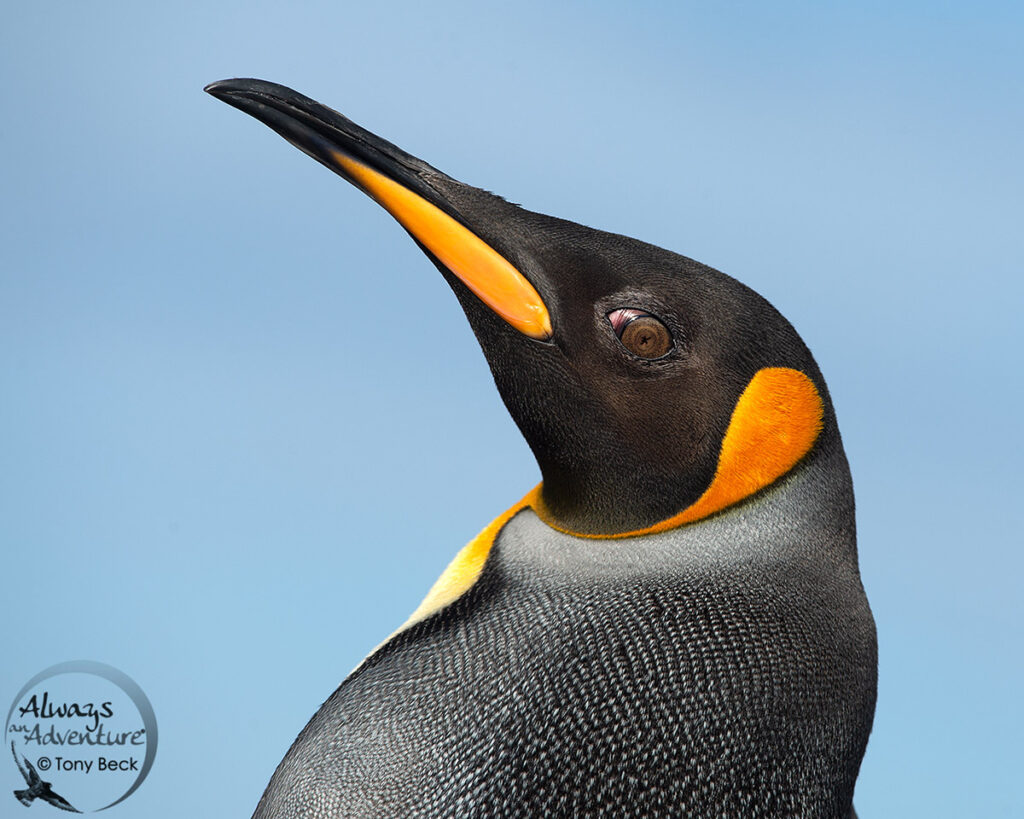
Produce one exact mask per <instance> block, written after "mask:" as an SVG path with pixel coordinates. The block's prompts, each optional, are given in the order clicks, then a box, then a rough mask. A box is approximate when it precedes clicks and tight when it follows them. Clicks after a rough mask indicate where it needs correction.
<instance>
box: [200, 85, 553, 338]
mask: <svg viewBox="0 0 1024 819" xmlns="http://www.w3.org/2000/svg"><path fill="white" fill-rule="evenodd" d="M205 90H206V91H207V92H208V93H209V94H212V95H213V96H215V97H217V98H218V99H220V100H223V101H224V102H226V103H228V104H229V105H233V106H234V107H235V108H238V109H239V110H241V111H244V112H245V113H247V114H250V115H252V116H253V117H255V118H256V119H258V120H259V121H260V122H262V123H264V124H265V125H267V126H269V127H270V128H272V129H273V130H275V131H277V133H279V134H280V135H281V136H283V137H284V138H285V139H287V140H288V141H289V142H290V143H292V145H294V146H295V147H296V148H298V149H299V150H300V151H303V152H304V153H306V154H309V156H311V157H313V159H315V160H317V161H318V162H320V163H321V164H323V165H326V166H327V167H328V168H330V169H331V170H332V171H334V172H335V173H336V174H338V175H339V176H341V177H342V178H344V179H347V180H348V181H349V182H351V183H352V184H353V185H355V186H356V187H357V188H359V189H360V190H362V191H363V192H364V193H366V194H367V195H369V196H370V197H371V198H372V199H373V200H375V201H376V202H377V203H378V204H379V205H381V206H382V207H383V208H384V209H385V210H386V211H387V212H388V213H390V214H391V215H392V216H393V217H394V218H395V219H396V220H398V222H399V224H401V225H402V227H404V228H405V229H406V230H407V231H408V232H409V234H410V235H411V236H412V237H413V238H414V239H415V240H416V241H417V242H418V243H419V244H420V245H421V246H422V247H423V248H425V249H426V250H427V252H428V253H429V254H430V255H432V256H433V257H434V258H435V259H436V260H437V261H439V262H440V263H441V264H442V265H443V266H444V267H445V268H446V269H447V270H449V271H451V273H452V274H453V275H454V276H456V277H457V278H458V279H459V280H460V281H462V283H463V284H465V285H466V287H468V288H469V289H470V290H471V291H472V292H473V293H474V294H476V296H477V298H479V299H480V301H482V302H483V303H484V304H485V305H487V306H488V307H489V308H490V309H491V310H493V311H494V312H495V313H497V314H498V315H499V316H501V318H503V319H504V320H505V321H506V322H507V323H508V324H510V325H511V326H512V327H514V328H515V329H516V330H518V331H519V332H520V333H522V334H524V335H526V336H528V337H530V338H533V339H537V340H539V341H547V340H548V339H550V338H551V335H552V331H551V316H550V314H549V313H548V310H547V307H546V306H545V304H544V302H543V300H542V299H541V297H540V294H539V293H538V292H537V290H536V288H535V287H534V286H533V285H532V284H531V283H530V282H529V281H528V280H527V278H526V277H525V276H524V275H523V274H522V273H521V272H519V270H517V269H516V267H515V266H514V265H513V264H512V263H511V262H509V261H508V259H506V258H505V257H504V256H502V255H501V254H500V253H498V252H497V251H496V250H495V249H494V248H492V247H491V246H490V245H489V244H487V242H485V241H484V240H483V239H481V238H480V237H479V236H478V235H477V234H476V233H474V232H473V231H472V230H471V229H470V228H469V227H467V226H466V225H465V224H464V223H463V220H462V219H461V217H460V216H459V214H458V213H457V212H456V210H455V208H454V206H453V205H452V204H451V202H449V201H448V200H447V199H446V197H444V196H443V195H442V194H441V193H440V192H439V191H437V190H436V189H435V188H434V187H432V186H431V185H430V184H429V182H428V181H427V180H426V179H425V178H424V176H425V173H424V172H428V173H433V174H437V175H438V176H441V174H440V173H439V172H438V171H436V170H434V169H433V168H430V166H429V165H426V164H425V163H423V162H421V161H420V160H418V159H416V158H415V157H413V156H410V155H409V154H407V153H405V152H404V151H402V150H401V149H399V148H397V147H395V146H394V145H392V144H391V143H390V142H387V141H385V140H383V139H381V138H380V137H378V136H376V135H375V134H372V133H370V132H369V131H367V130H365V129H363V128H361V127H359V126H358V125H356V124H355V123H354V122H352V121H351V120H349V119H347V118H346V117H344V116H342V115H341V114H339V113H338V112H337V111H334V110H332V109H330V108H327V107H326V106H324V105H321V104H320V103H318V102H316V101H314V100H311V99H309V98H308V97H304V96H303V95H302V94H299V93H297V92H295V91H292V90H291V89H290V88H285V87H284V86H282V85H277V84H276V83H270V82H265V81H263V80H247V79H246V80H221V81H220V82H215V83H211V84H210V85H208V86H206V88H205Z"/></svg>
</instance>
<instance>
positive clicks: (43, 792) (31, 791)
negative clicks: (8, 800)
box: [11, 742, 81, 813]
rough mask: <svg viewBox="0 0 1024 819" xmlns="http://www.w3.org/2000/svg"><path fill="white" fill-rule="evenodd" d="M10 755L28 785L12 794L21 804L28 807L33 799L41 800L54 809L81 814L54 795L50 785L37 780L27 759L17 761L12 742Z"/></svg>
mask: <svg viewBox="0 0 1024 819" xmlns="http://www.w3.org/2000/svg"><path fill="white" fill-rule="evenodd" d="M11 753H12V754H14V761H15V762H16V763H17V764H18V770H19V771H21V775H22V776H23V777H25V784H26V785H28V787H27V788H26V789H25V790H23V791H15V792H14V796H15V798H16V799H17V800H18V801H19V802H21V804H23V805H24V806H25V807H28V806H29V805H31V804H32V800H33V799H42V800H43V801H44V802H49V803H50V804H51V805H53V806H54V807H55V808H60V809H61V810H67V811H71V812H72V813H81V811H80V810H78V808H75V807H73V806H72V805H71V803H70V802H68V800H67V799H65V798H64V797H63V796H61V795H60V794H59V793H54V791H53V788H52V787H50V786H51V784H52V783H50V782H44V781H43V780H42V779H40V778H39V774H37V773H36V769H35V768H34V767H33V766H32V763H31V762H29V761H28V757H22V758H21V759H18V752H17V751H16V750H14V742H11ZM22 761H24V763H25V764H24V765H22V764H21V763H22Z"/></svg>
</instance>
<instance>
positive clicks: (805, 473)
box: [520, 424, 856, 561]
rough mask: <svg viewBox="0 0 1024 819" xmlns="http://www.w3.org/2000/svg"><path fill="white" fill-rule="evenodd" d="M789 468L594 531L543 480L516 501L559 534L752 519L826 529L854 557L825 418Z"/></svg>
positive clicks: (838, 449) (848, 496)
mask: <svg viewBox="0 0 1024 819" xmlns="http://www.w3.org/2000/svg"><path fill="white" fill-rule="evenodd" d="M829 426H830V429H829V431H828V432H826V433H825V434H823V435H822V436H821V438H820V439H819V440H818V441H817V444H816V445H815V446H814V448H813V449H812V451H811V452H809V453H808V454H807V456H806V457H805V458H803V459H802V460H801V461H800V462H799V463H798V464H797V465H796V466H795V467H794V468H793V469H791V470H790V471H789V472H787V473H786V474H784V475H783V476H782V477H780V478H779V479H778V480H776V481H774V482H772V483H771V484H769V485H767V486H766V487H764V488H763V489H761V490H759V491H757V492H755V493H753V494H751V495H749V496H745V497H743V498H742V499H741V500H739V501H738V502H736V503H733V504H730V505H727V506H725V507H724V508H720V509H716V508H714V507H712V509H713V511H711V512H710V513H705V509H704V507H702V505H701V503H700V502H698V503H693V504H691V505H689V506H687V507H686V508H685V509H683V511H682V512H680V513H677V514H675V515H672V516H670V517H667V518H663V519H662V520H660V521H658V522H657V523H655V524H653V525H649V526H646V527H642V528H636V529H633V530H629V531H618V532H613V533H595V532H592V531H585V530H584V531H580V530H575V529H573V528H571V527H570V526H567V525H566V524H565V522H564V521H563V520H562V519H561V518H559V516H558V515H557V514H556V513H555V512H554V511H553V510H552V509H551V508H550V507H549V506H548V504H547V493H546V492H545V485H544V484H543V483H542V484H539V485H538V486H537V487H536V488H535V489H534V490H533V491H532V492H530V493H529V494H528V495H527V496H526V498H524V500H523V501H522V502H521V504H520V508H522V507H523V506H529V507H530V508H532V509H533V511H534V512H535V513H536V515H537V517H538V518H540V520H542V521H543V522H544V523H545V524H547V525H548V526H549V527H551V528H552V529H555V530H557V531H559V532H561V533H563V534H567V535H572V536H574V537H578V538H586V539H593V540H620V539H623V538H631V537H642V536H648V535H654V534H660V533H664V532H670V531H673V530H677V529H695V528H698V527H701V526H705V525H707V524H710V523H714V524H715V527H714V528H719V527H720V525H722V524H725V525H726V526H727V527H728V526H729V524H730V522H733V523H735V522H739V525H741V526H743V527H746V526H750V525H756V527H757V528H759V529H760V530H762V531H775V532H782V531H787V530H793V529H795V530H800V531H803V530H806V529H808V528H813V529H816V530H829V531H830V532H832V540H833V541H834V542H836V543H844V544H847V545H848V547H849V551H850V554H851V556H852V557H853V559H854V561H856V534H855V523H854V500H853V483H852V480H851V477H850V469H849V464H848V462H847V460H846V454H845V452H844V451H843V447H842V442H841V440H840V437H839V433H838V430H836V429H835V426H834V424H830V425H829Z"/></svg>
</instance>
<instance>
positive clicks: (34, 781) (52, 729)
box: [4, 660, 156, 814]
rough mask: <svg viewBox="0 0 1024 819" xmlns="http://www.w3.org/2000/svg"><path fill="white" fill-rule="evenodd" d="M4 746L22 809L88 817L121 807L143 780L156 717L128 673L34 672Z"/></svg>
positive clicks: (76, 667)
mask: <svg viewBox="0 0 1024 819" xmlns="http://www.w3.org/2000/svg"><path fill="white" fill-rule="evenodd" d="M4 744H5V745H6V746H7V747H8V748H9V749H10V752H11V755H12V756H13V757H14V762H15V763H16V764H17V766H18V771H19V772H20V773H21V776H22V778H23V779H24V783H25V785H24V787H23V788H19V789H17V790H15V791H14V798H15V799H17V800H18V801H19V802H21V804H22V805H25V806H26V807H29V806H31V805H32V803H33V802H35V801H37V800H38V801H40V802H48V803H50V804H51V805H53V806H54V807H56V808H60V809H61V810H66V811H73V812H75V813H92V812H96V811H101V810H106V809H107V808H111V807H113V806H114V805H116V804H118V803H119V802H123V801H124V800H125V799H127V798H128V797H129V796H131V795H132V794H133V793H134V792H135V791H136V790H137V789H138V787H139V785H141V784H142V782H143V780H145V778H146V775H147V774H148V773H149V769H150V768H151V767H152V766H153V759H154V758H155V757H156V716H155V715H154V714H153V706H152V705H150V702H149V699H148V698H147V697H146V695H145V694H144V693H143V691H142V689H141V688H139V686H138V685H137V684H136V682H135V681H134V680H133V679H131V677H129V676H128V675H127V674H125V673H124V672H122V671H119V670H118V669H116V668H114V667H113V666H109V665H105V664H104V663H97V662H92V661H90V660H75V661H72V662H67V663H59V664H58V665H54V666H51V667H50V668H47V669H46V670H45V671H40V672H39V673H38V674H36V675H35V676H34V677H33V678H32V679H31V680H29V681H28V682H27V683H26V684H25V686H24V688H22V689H21V691H19V692H18V696H17V697H15V698H14V702H13V703H12V704H11V708H10V710H9V711H8V712H7V724H6V728H5V732H4ZM5 814H6V811H5Z"/></svg>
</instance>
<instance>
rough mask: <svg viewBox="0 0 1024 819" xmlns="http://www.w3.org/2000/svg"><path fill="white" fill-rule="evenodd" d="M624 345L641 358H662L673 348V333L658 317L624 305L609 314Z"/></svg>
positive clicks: (616, 333)
mask: <svg viewBox="0 0 1024 819" xmlns="http://www.w3.org/2000/svg"><path fill="white" fill-rule="evenodd" d="M608 321H610V322H611V325H612V329H613V330H614V331H615V335H617V336H618V337H619V341H621V342H622V346H623V347H625V348H626V349H627V350H629V351H630V352H631V353H632V354H633V355H636V356H639V357H640V358H661V357H662V356H663V355H667V354H668V352H669V350H671V349H672V334H671V333H669V331H668V327H666V326H665V325H664V324H662V323H661V321H660V320H659V319H658V318H657V317H656V316H652V315H651V314H650V313H645V312H644V311H643V310H636V309H633V308H628V307H622V308H619V309H618V310H612V312H610V313H609V314H608Z"/></svg>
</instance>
